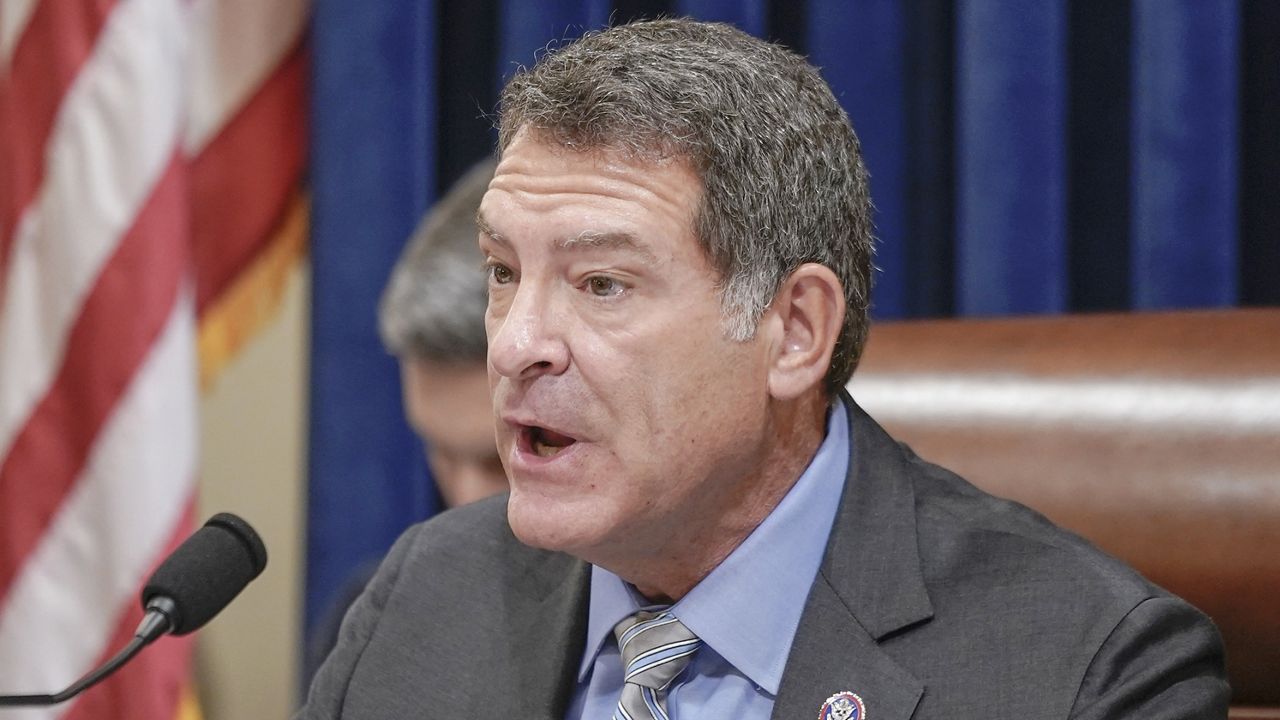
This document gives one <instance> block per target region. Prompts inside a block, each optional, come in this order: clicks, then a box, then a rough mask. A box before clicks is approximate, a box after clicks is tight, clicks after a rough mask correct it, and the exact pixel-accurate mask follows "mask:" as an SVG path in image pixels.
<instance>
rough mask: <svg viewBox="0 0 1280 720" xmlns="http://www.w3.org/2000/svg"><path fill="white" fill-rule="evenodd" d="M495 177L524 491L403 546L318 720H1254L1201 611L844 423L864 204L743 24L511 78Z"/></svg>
mask: <svg viewBox="0 0 1280 720" xmlns="http://www.w3.org/2000/svg"><path fill="white" fill-rule="evenodd" d="M871 110H872V111H874V109H871ZM499 149H500V152H501V156H500V161H499V164H498V167H497V170H496V171H495V174H494V178H493V180H492V181H491V183H490V186H489V191H488V192H487V193H486V194H485V197H484V200H483V201H482V203H481V210H480V215H479V218H478V220H479V224H480V231H481V232H480V244H481V248H482V250H483V252H484V254H485V256H486V263H487V267H488V268H489V308H488V311H487V313H486V315H485V323H486V328H487V331H488V339H489V350H488V363H489V382H490V389H491V392H492V395H493V412H494V420H495V422H496V428H497V439H498V447H499V452H500V457H501V458H502V461H503V463H504V465H505V468H506V471H507V474H508V477H509V478H510V482H511V493H510V495H509V496H503V497H498V498H492V499H489V500H484V501H481V502H478V503H474V504H472V505H469V506H467V507H464V508H459V509H457V510H452V511H450V512H447V513H444V514H442V515H440V516H438V517H436V518H434V519H432V520H431V521H428V522H426V523H424V524H420V525H417V526H415V527H413V528H411V529H410V530H408V531H406V533H405V534H404V535H403V536H402V537H401V538H400V540H399V541H397V543H396V545H395V547H394V548H393V549H392V551H391V553H390V554H389V555H388V556H387V559H386V560H385V561H384V563H383V565H382V567H381V568H380V569H379V571H378V574H377V576H376V577H375V578H374V579H373V581H372V582H371V583H370V584H369V587H368V588H367V589H366V591H365V592H364V594H363V595H361V597H360V599H359V600H357V602H356V605H355V606H354V607H353V609H352V611H351V612H350V613H349V615H348V617H347V620H346V621H345V622H344V624H343V628H342V633H341V635H342V636H341V639H340V641H339V643H338V646H337V648H336V649H335V650H334V652H333V653H332V655H331V656H330V657H329V659H328V660H327V661H326V662H325V664H324V666H323V667H322V668H321V670H320V672H319V674H318V675H317V676H316V679H315V681H314V682H313V683H312V686H311V690H310V694H309V696H308V700H307V704H306V706H305V707H304V708H303V709H302V710H301V711H300V713H299V714H298V717H299V718H302V719H304V720H321V719H328V718H358V719H359V720H380V719H384V718H385V719H387V720H390V719H392V718H406V717H419V718H448V719H455V718H468V717H518V718H538V719H539V720H543V719H547V718H570V719H571V720H579V719H592V720H595V719H600V718H609V717H614V718H622V719H623V720H635V719H637V718H643V719H644V720H654V719H655V718H662V719H664V720H665V719H668V718H670V719H672V720H688V719H689V718H758V719H763V718H771V717H772V718H806V717H807V718H812V717H815V716H816V717H818V718H820V720H831V719H832V718H842V719H845V720H866V719H867V718H871V719H873V720H907V719H908V718H915V720H930V719H934V718H939V719H940V718H947V719H948V720H957V719H964V720H979V719H981V720H988V719H989V718H1009V719H1013V718H1019V719H1021V718H1044V719H1048V718H1074V719H1075V720H1103V719H1106V720H1118V719H1133V720H1138V719H1139V718H1141V719H1143V720H1150V719H1162V720H1171V719H1173V718H1182V719H1186V720H1191V719H1192V718H1195V719H1197V720H1200V719H1203V718H1223V717H1225V716H1226V704H1227V699H1228V695H1229V688H1228V687H1227V684H1226V682H1225V670H1224V667H1223V658H1222V643H1221V639H1220V638H1219V637H1218V634H1217V631H1216V630H1215V629H1214V627H1213V625H1212V623H1210V622H1209V620H1208V619H1207V618H1205V617H1204V616H1203V614H1201V613H1200V612H1198V611H1197V610H1195V609H1194V608H1192V607H1191V606H1189V605H1187V604H1186V603H1185V602H1183V601H1181V600H1179V599H1178V598H1176V597H1173V596H1172V595H1170V594H1169V593H1167V592H1165V591H1164V590H1162V589H1160V588H1158V587H1156V586H1154V585H1152V584H1151V583H1149V582H1148V581H1146V580H1145V579H1143V578H1142V577H1140V576H1139V575H1138V574H1137V573H1135V572H1134V571H1133V570H1132V569H1130V568H1128V567H1126V566H1124V565H1123V564H1122V563H1121V562H1119V561H1118V560H1115V559H1114V558H1111V557H1108V556H1107V555H1105V554H1103V553H1102V552H1101V551H1099V550H1098V549H1096V548H1094V547H1092V546H1091V545H1089V544H1088V543H1087V542H1085V541H1084V540H1082V539H1081V538H1079V537H1077V536H1075V535H1072V534H1070V533H1068V532H1066V531H1064V530H1061V529H1060V528H1057V527H1055V526H1054V525H1053V524H1052V523H1050V522H1049V521H1048V520H1046V519H1045V518H1044V517H1042V516H1040V515H1038V514H1037V513H1035V512H1033V511H1031V510H1029V509H1027V508H1026V507H1023V506H1021V505H1018V504H1016V503H1013V502H1009V501H1007V500H1002V499H999V498H995V497H993V496H991V495H988V494H986V493H983V492H982V491H980V490H978V489H977V488H975V487H974V486H973V485H971V484H969V483H968V482H966V481H965V480H963V479H962V478H960V477H958V476H956V475H955V474H954V473H951V472H948V471H947V470H945V469H943V468H940V467H938V466H936V465H932V464H930V463H928V462H927V461H925V460H923V459H921V458H919V457H917V456H916V455H915V454H914V453H912V452H911V451H910V449H908V448H906V447H904V446H902V445H900V444H898V443H896V442H895V441H894V440H893V439H892V438H891V437H890V436H889V435H888V434H887V433H886V432H885V431H884V430H883V429H882V428H881V427H880V426H879V425H878V424H877V423H876V422H875V421H874V420H873V419H872V418H871V417H870V416H869V415H867V414H866V413H865V412H863V411H862V410H861V409H860V408H859V407H858V405H857V403H856V402H855V401H854V399H853V398H851V397H850V396H849V395H848V393H847V392H845V390H844V386H845V384H846V383H847V382H848V380H849V378H850V377H851V375H852V373H853V372H854V369H855V368H856V366H857V364H858V359H859V357H860V355H861V352H862V347H863V343H864V341H865V339H866V336H867V324H868V317H867V311H868V306H869V303H870V286H871V271H872V265H871V256H872V229H871V207H870V200H869V192H868V185H867V184H868V180H867V173H866V169H865V167H864V166H863V163H862V158H861V151H860V149H859V145H858V140H857V138H856V136H855V135H854V133H853V129H852V127H851V126H850V123H849V119H848V116H847V115H846V114H845V112H844V110H843V109H842V108H841V107H840V105H839V103H838V102H837V101H836V99H835V97H834V96H833V95H832V92H831V90H830V88H829V87H828V86H827V85H826V83H825V82H823V80H822V79H821V76H820V75H819V73H818V71H817V69H816V68H814V67H813V66H811V65H809V64H808V63H807V62H805V61H804V59H803V58H800V57H799V56H797V55H795V54H793V53H791V52H789V51H787V50H785V49H783V48H780V47H778V46H775V45H771V44H769V43H766V42H764V41H761V40H759V39H756V38H752V37H750V36H749V35H746V34H745V33H742V32H741V31H739V30H736V29H734V28H732V27H731V26H728V25H721V24H715V23H699V22H694V21H691V20H660V21H652V22H640V23H633V24H629V25H622V26H618V27H613V28H609V29H607V30H604V31H601V32H598V33H588V34H587V35H585V36H584V37H583V38H582V39H580V40H577V41H575V42H573V43H569V44H566V45H564V46H562V47H559V48H556V49H554V50H551V51H548V52H547V53H545V54H544V55H543V56H542V57H541V58H540V59H539V61H538V62H537V64H536V65H535V66H534V67H533V68H530V69H528V70H523V71H521V72H519V73H517V74H516V75H515V76H514V77H513V78H512V79H511V80H510V81H509V82H508V84H507V86H506V88H505V89H504V91H503V93H502V99H501V103H500V118H499ZM1027 480H1028V482H1032V481H1034V478H1028V479H1027Z"/></svg>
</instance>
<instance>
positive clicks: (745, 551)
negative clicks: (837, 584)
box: [578, 400, 849, 695]
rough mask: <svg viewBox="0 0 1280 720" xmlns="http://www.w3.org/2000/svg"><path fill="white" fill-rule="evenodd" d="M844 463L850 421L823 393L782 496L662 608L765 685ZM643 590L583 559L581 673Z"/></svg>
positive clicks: (820, 548) (816, 558) (819, 551)
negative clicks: (806, 452) (821, 409)
mask: <svg viewBox="0 0 1280 720" xmlns="http://www.w3.org/2000/svg"><path fill="white" fill-rule="evenodd" d="M848 467H849V421H848V415H847V413H846V411H845V408H844V406H843V403H842V402H840V401H838V400H837V401H833V402H832V409H831V410H830V411H829V412H828V416H827V435H826V438H825V439H824V440H823V442H822V445H821V446H820V447H819V448H818V452H817V454H815V455H814V458H813V460H812V461H811V462H810V463H809V467H808V468H806V469H805V471H804V473H802V474H801V475H800V478H799V479H798V480H796V483H795V485H793V486H792V488H791V490H790V491H788V492H787V494H786V496H785V497H783V499H782V502H780V503H778V506H777V507H775V508H774V509H773V511H772V512H771V513H769V515H768V517H766V518H765V519H764V522H762V523H760V525H759V526H758V527H756V529H755V530H754V531H753V532H752V533H751V534H750V535H749V536H747V539H746V540H744V541H743V542H742V544H741V545H739V546H738V547H737V548H736V549H734V551H733V552H732V553H730V554H729V556H728V557H727V558H725V559H724V561H723V562H721V563H720V565H719V566H717V567H716V568H715V569H714V570H712V571H711V573H710V574H709V575H707V577H705V578H703V579H702V582H700V583H698V584H697V585H696V586H695V587H694V588H693V589H692V590H690V591H689V594H688V595H686V596H685V597H683V598H681V599H680V601H679V602H677V603H676V604H675V605H673V606H672V607H671V612H672V613H673V614H674V615H675V616H676V617H677V618H679V619H680V621H681V622H682V623H684V625H685V626H686V627H688V628H689V630H691V631H692V632H694V633H695V634H697V636H698V637H699V638H701V639H702V641H703V642H704V643H706V644H707V646H709V647H711V648H712V649H714V650H715V651H716V652H717V653H718V654H719V655H720V656H721V657H723V658H724V659H725V660H726V661H727V662H728V663H729V664H731V665H733V667H735V668H737V670H738V671H739V672H741V673H742V674H743V675H746V676H747V677H748V678H750V680H751V681H752V682H754V683H755V684H756V685H758V686H760V687H761V688H763V689H764V690H765V691H767V692H769V693H770V694H772V695H777V693H778V687H779V685H780V684H781V682H782V671H783V669H784V667H785V666H786V662H787V655H788V653H789V652H790V650H791V641H792V639H793V638H794V637H795V632H796V628H797V627H798V626H799V624H800V615H801V613H802V612H803V610H804V604H805V600H806V599H807V598H808V596H809V588H810V586H811V585H812V584H813V578H814V577H815V576H816V575H817V572H818V567H819V566H820V565H821V563H822V556H823V553H824V551H825V550H826V544H827V537H828V536H829V535H830V534H831V526H832V524H833V523H834V522H835V516H836V509H837V506H838V505H839V502H840V494H841V491H842V489H843V488H844V479H845V476H846V474H847V471H848ZM643 607H644V603H643V598H641V597H640V596H639V594H638V593H636V591H635V590H634V589H633V588H632V587H631V586H630V585H629V584H627V583H626V582H625V581H623V580H622V579H621V578H619V577H618V576H617V575H614V574H613V573H612V572H609V571H608V570H605V569H604V568H601V567H597V566H592V568H591V597H590V604H589V610H588V618H587V644H586V652H585V653H584V654H583V658H582V664H581V666H580V667H579V670H578V679H579V681H582V680H585V679H586V676H587V674H588V672H589V671H590V669H591V667H592V665H593V664H594V663H595V659H596V656H597V655H598V654H599V652H600V650H601V648H603V647H604V643H605V641H606V640H607V639H608V637H609V636H610V634H611V633H612V632H613V628H614V626H615V625H617V624H618V623H619V622H620V621H621V620H622V619H623V618H625V617H627V616H629V615H631V614H633V613H635V612H636V611H637V610H640V609H642V608H643Z"/></svg>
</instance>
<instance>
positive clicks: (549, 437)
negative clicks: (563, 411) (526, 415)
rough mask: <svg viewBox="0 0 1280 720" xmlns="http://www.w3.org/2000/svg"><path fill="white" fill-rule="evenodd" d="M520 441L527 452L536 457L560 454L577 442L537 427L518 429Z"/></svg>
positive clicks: (529, 426) (530, 426) (566, 436)
mask: <svg viewBox="0 0 1280 720" xmlns="http://www.w3.org/2000/svg"><path fill="white" fill-rule="evenodd" d="M520 439H521V441H522V444H523V445H524V446H525V448H526V449H527V450H529V451H530V452H532V453H533V454H534V455H537V456H538V457H544V458H545V457H552V456H554V455H558V454H560V452H561V451H563V450H564V449H565V448H567V447H569V446H570V445H572V444H574V443H575V442H577V440H575V439H573V438H571V437H569V436H568V435H562V434H560V433H558V432H556V431H554V430H548V429H547V428H544V427H538V426H537V425H526V426H524V427H522V428H521V429H520Z"/></svg>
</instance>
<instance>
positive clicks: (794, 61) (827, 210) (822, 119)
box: [498, 19, 873, 392]
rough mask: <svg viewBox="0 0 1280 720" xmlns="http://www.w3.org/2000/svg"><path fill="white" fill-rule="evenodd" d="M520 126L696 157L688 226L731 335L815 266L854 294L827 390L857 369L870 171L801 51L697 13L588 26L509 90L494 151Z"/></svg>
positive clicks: (594, 143) (751, 329)
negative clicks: (714, 278) (697, 187)
mask: <svg viewBox="0 0 1280 720" xmlns="http://www.w3.org/2000/svg"><path fill="white" fill-rule="evenodd" d="M526 128H528V129H530V130H533V131H536V132H537V133H538V136H539V138H545V139H546V140H548V141H550V142H554V143H556V144H559V145H562V146H564V147H566V148H570V149H576V150H582V151H590V150H595V149H601V148H608V149H611V150H621V151H623V152H625V153H628V154H631V155H633V156H636V157H641V158H645V159H652V160H660V159H663V158H669V157H676V158H686V159H688V161H690V163H691V165H692V167H693V168H694V170H695V172H697V174H698V176H699V178H700V179H701V181H702V185H703V188H704V193H703V197H702V198H701V200H700V204H699V207H698V210H697V215H696V217H695V220H694V230H695V232H696V234H697V237H698V239H699V242H700V243H701V244H702V246H703V249H704V251H705V252H706V253H707V256H708V258H709V259H710V260H711V263H712V265H713V266H714V267H715V268H716V270H717V271H718V272H719V274H720V278H721V280H720V282H721V302H722V306H723V310H724V316H725V331H726V333H727V335H728V336H729V337H731V338H734V339H736V340H747V339H750V338H751V337H752V336H753V335H754V334H755V328H756V327H757V325H758V324H759V321H760V318H761V316H762V315H763V314H764V311H765V310H766V309H767V308H768V306H769V304H770V303H771V302H773V298H774V296H775V295H776V294H777V292H778V289H779V288H780V287H781V285H782V283H783V282H784V281H785V280H786V278H787V277H788V276H789V275H790V274H791V273H792V272H793V271H794V270H795V269H796V268H798V267H799V266H800V265H801V264H803V263H808V262H813V263H820V264H822V265H825V266H827V267H828V268H830V269H831V270H832V271H833V272H834V273H835V274H836V276H837V277H838V278H839V279H840V282H841V283H842V284H843V286H844V294H845V301H846V305H847V309H846V312H845V319H844V325H843V327H842V328H841V331H840V335H839V337H838V339H837V341H836V345H835V352H834V354H833V356H832V359H831V366H830V368H829V369H828V371H827V376H826V386H827V389H828V391H830V392H835V391H836V390H837V389H838V388H840V387H842V386H843V385H844V384H845V382H847V381H848V379H849V378H850V377H851V376H852V374H853V371H854V368H855V367H856V366H857V364H858V359H859V357H860V356H861V354H862V347H863V344H864V343H865V341H866V335H867V324H868V318H867V309H868V304H869V300H870V293H871V282H872V280H871V271H872V265H871V257H872V252H873V250H872V246H873V238H872V224H871V202H870V197H869V193H868V187H867V171H866V168H865V166H864V165H863V162H862V154H861V150H860V149H859V145H858V138H857V136H855V135H854V132H853V127H852V126H851V125H850V123H849V118H848V116H847V115H846V114H845V112H844V110H843V109H842V108H841V107H840V104H839V103H838V102H837V101H836V99H835V97H834V96H833V95H832V93H831V89H830V88H829V87H828V86H827V84H826V82H824V81H823V80H822V78H821V76H819V74H818V70H817V69H816V68H815V67H813V66H812V65H810V64H809V63H808V62H806V61H805V60H804V58H802V57H800V56H799V55H796V54H795V53H792V52H791V51H789V50H787V49H785V48H782V47H780V46H777V45H773V44H770V43H767V42H764V41H763V40H759V39H757V38H754V37H752V36H750V35H747V34H746V33H743V32H742V31H740V30H737V29H736V28H734V27H732V26H730V25H725V24H719V23H702V22H697V21H693V20H689V19H663V20H651V21H643V22H636V23H631V24H628V25H621V26H618V27H613V28H609V29H606V30H603V31H600V32H594V33H588V34H587V35H585V36H583V37H582V38H581V39H579V40H576V41H574V42H572V43H569V44H567V45H564V46H563V47H560V48H556V49H551V50H549V51H548V52H547V53H546V54H545V55H544V56H543V57H541V58H540V59H539V60H538V62H537V63H536V64H535V65H534V66H533V67H532V68H529V69H521V70H520V71H519V72H518V73H517V74H516V75H515V76H514V77H513V78H512V79H511V80H510V81H509V82H508V83H507V85H506V87H505V88H504V89H503V91H502V95H501V98H500V101H499V120H498V133H499V147H500V149H504V150H505V148H506V147H507V146H508V145H509V144H510V143H511V141H512V139H513V138H514V137H515V135H516V134H517V133H518V132H519V131H521V130H522V129H526Z"/></svg>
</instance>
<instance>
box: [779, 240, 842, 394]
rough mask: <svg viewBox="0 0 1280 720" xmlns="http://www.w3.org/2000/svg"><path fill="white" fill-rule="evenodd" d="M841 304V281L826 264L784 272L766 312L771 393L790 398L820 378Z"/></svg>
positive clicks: (828, 358) (828, 362)
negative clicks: (784, 279) (779, 285)
mask: <svg viewBox="0 0 1280 720" xmlns="http://www.w3.org/2000/svg"><path fill="white" fill-rule="evenodd" d="M844 309H845V308H844V286H842V285H841V284H840V279H839V278H837V277H836V274H835V273H834V272H832V271H831V269H830V268H828V267H827V266H825V265H818V264H816V263H805V264H804V265H801V266H800V267H798V268H796V270H795V271H794V272H792V273H791V275H789V276H788V277H787V279H786V281H784V282H783V283H782V287H781V288H779V289H778V294H777V296H776V297H775V298H774V300H773V305H771V306H770V308H769V312H768V313H767V315H768V316H769V317H768V323H767V325H766V327H768V329H769V332H770V333H771V335H772V336H773V337H772V338H771V339H772V340H773V343H772V346H773V355H772V357H771V358H770V364H769V394H770V395H772V396H773V397H775V398H777V399H779V400H793V399H795V398H797V397H800V396H801V395H803V394H805V393H806V392H808V391H809V390H811V389H812V388H813V387H815V386H819V385H821V384H822V382H823V379H824V378H825V377H826V375H827V369H828V368H829V367H830V366H831V354H832V352H834V350H835V346H836V338H837V337H839V335H840V326H841V324H843V322H844Z"/></svg>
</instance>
